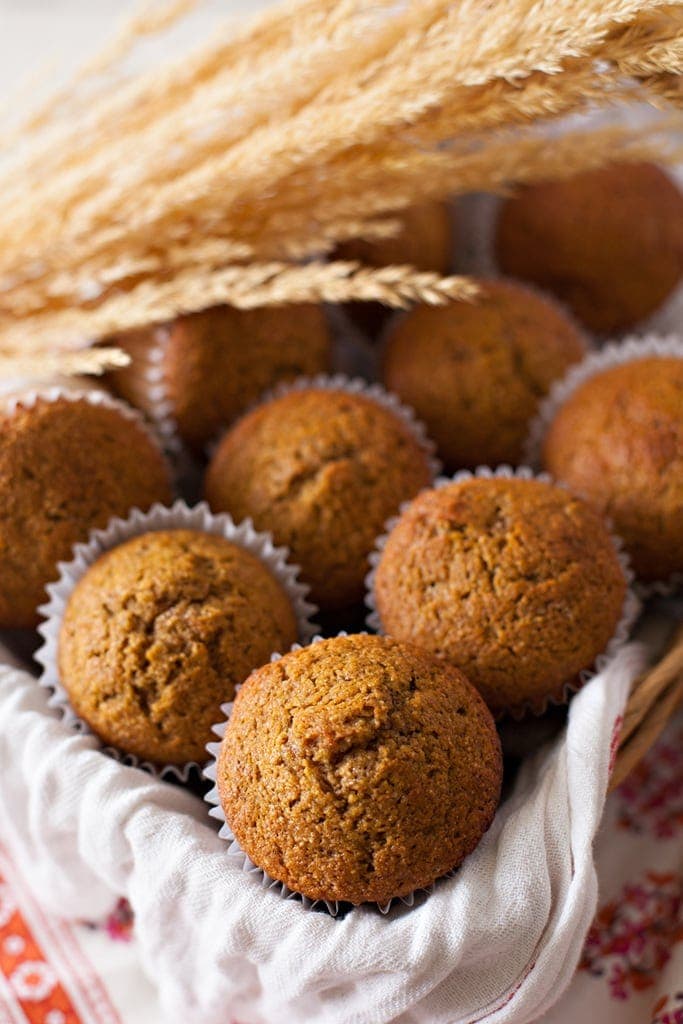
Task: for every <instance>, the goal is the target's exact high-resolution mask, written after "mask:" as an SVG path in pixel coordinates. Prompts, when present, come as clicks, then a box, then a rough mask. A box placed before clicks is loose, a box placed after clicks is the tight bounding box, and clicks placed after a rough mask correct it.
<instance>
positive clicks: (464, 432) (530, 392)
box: [383, 281, 585, 469]
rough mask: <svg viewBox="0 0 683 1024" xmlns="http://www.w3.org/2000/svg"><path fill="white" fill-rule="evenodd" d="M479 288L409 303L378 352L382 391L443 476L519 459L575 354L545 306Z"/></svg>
mask: <svg viewBox="0 0 683 1024" xmlns="http://www.w3.org/2000/svg"><path fill="white" fill-rule="evenodd" d="M479 284H480V294H479V296H478V297H477V300H476V301H475V302H453V303H450V304H449V305H447V306H417V307H415V308H414V309H412V310H411V311H410V312H409V313H407V314H406V315H405V316H404V317H401V318H399V319H397V320H396V321H395V323H394V324H392V326H391V328H390V330H389V333H388V335H387V338H386V347H385V350H384V358H383V377H384V383H385V385H386V386H387V387H388V388H389V389H390V390H391V391H395V392H396V393H397V394H398V395H399V396H400V397H401V398H402V399H403V401H404V402H406V403H407V404H408V405H410V406H412V408H413V409H414V410H415V412H416V413H417V415H418V416H419V417H420V419H421V420H422V421H423V422H424V423H425V424H426V426H427V430H428V431H429V435H430V437H432V438H433V440H434V441H436V444H437V448H438V452H439V455H440V457H441V459H442V460H443V462H444V464H445V465H446V466H447V467H449V468H451V469H457V468H460V467H472V468H473V467H475V466H479V465H497V464H498V463H501V462H506V463H510V464H512V465H515V464H516V463H518V462H520V461H521V459H522V455H523V448H524V441H525V439H526V435H527V432H528V428H529V421H530V420H531V418H532V417H533V416H534V415H535V413H536V411H537V409H538V404H539V401H540V399H541V398H542V397H543V396H544V395H545V394H547V392H548V391H549V390H550V386H551V385H552V383H553V381H555V380H556V379H557V378H558V377H562V376H563V375H564V373H565V372H566V370H567V368H568V367H569V366H570V365H571V364H572V363H574V362H576V361H578V360H579V359H581V357H582V356H583V355H584V353H585V342H584V340H583V338H582V336H581V334H580V333H579V331H578V330H577V329H576V327H575V326H574V324H573V323H572V322H571V321H570V320H569V319H568V318H567V316H565V315H564V313H563V312H562V311H561V310H560V309H558V308H557V307H556V306H555V304H554V303H551V302H549V301H547V300H546V299H544V298H542V297H541V296H540V295H538V294H537V293H536V292H534V291H530V290H529V289H528V288H524V287H521V286H520V285H516V284H513V283H511V282H509V281H481V282H479ZM435 368H438V372H435Z"/></svg>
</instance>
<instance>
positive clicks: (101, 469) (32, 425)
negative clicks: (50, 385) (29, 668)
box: [0, 397, 172, 628]
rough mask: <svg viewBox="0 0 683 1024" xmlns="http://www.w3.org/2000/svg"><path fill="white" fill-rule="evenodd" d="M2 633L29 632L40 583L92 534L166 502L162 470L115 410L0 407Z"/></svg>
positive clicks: (138, 431) (151, 446) (67, 404)
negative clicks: (111, 522)
mask: <svg viewBox="0 0 683 1024" xmlns="http://www.w3.org/2000/svg"><path fill="white" fill-rule="evenodd" d="M0 494H2V500H0V626H2V627H4V628H10V627H33V626H35V625H36V624H37V622H38V614H37V611H36V608H37V606H38V605H39V604H40V603H41V602H42V601H44V600H45V585H46V584H47V583H49V582H50V581H51V580H54V579H55V578H56V576H57V570H56V566H57V563H58V562H60V561H62V560H64V559H67V558H69V557H70V556H71V549H72V548H73V545H74V544H76V543H77V542H78V541H83V540H87V537H88V534H89V532H90V530H92V529H95V528H97V527H103V526H106V524H107V523H108V521H109V520H110V519H111V518H112V517H113V516H126V515H128V513H129V512H130V511H131V509H133V508H139V509H142V510H147V509H148V508H149V507H150V506H151V505H153V504H154V502H157V501H158V502H162V503H168V502H169V501H170V500H171V497H172V493H171V483H170V476H169V470H168V466H167V464H166V462H165V460H164V457H163V455H162V453H161V450H160V449H159V448H158V446H157V445H156V444H155V443H154V441H153V440H152V438H151V437H150V436H149V434H148V433H147V431H146V430H145V429H144V427H143V426H142V424H141V423H140V422H137V421H136V420H135V419H130V418H128V417H127V416H126V415H125V414H124V413H123V412H122V411H121V410H120V409H117V408H111V407H109V406H107V405H100V404H93V402H91V401H88V400H87V399H86V398H85V397H81V398H78V399H76V400H72V399H70V398H67V397H60V398H58V399H56V400H54V401H53V400H49V399H48V398H47V397H46V398H38V400H37V401H36V402H35V404H34V405H27V406H22V405H18V406H17V407H16V408H15V409H14V411H10V407H9V406H8V404H7V403H5V404H4V405H2V406H0Z"/></svg>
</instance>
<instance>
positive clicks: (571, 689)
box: [365, 465, 641, 720]
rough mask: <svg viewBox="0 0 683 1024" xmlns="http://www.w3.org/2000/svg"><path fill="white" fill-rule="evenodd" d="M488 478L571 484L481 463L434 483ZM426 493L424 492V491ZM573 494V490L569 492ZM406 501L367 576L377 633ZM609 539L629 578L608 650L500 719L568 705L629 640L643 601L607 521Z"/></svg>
mask: <svg viewBox="0 0 683 1024" xmlns="http://www.w3.org/2000/svg"><path fill="white" fill-rule="evenodd" d="M475 478H478V479H486V480H490V479H492V478H497V479H501V478H502V479H508V480H509V479H513V478H515V479H518V480H539V481H541V482H543V483H548V484H554V485H555V486H556V487H562V488H563V489H564V490H566V491H570V489H569V488H568V487H565V486H564V485H563V484H562V483H559V482H558V481H557V480H553V479H552V477H551V476H550V475H549V474H548V473H536V472H534V470H533V469H531V468H530V467H529V466H517V467H516V468H513V467H512V466H505V465H503V466H496V467H495V468H491V467H490V466H478V467H477V469H475V470H474V472H471V471H470V470H468V469H462V470H460V471H459V472H458V473H455V474H454V475H453V476H451V477H439V478H438V479H437V480H436V481H435V482H434V487H435V488H437V489H438V488H441V487H448V486H450V485H451V484H453V483H459V482H460V481H462V480H472V479H475ZM422 493H424V491H423V492H422ZM570 493H571V492H570ZM418 497H419V495H418ZM415 500H416V499H415V498H413V499H412V500H411V501H406V502H404V503H403V505H402V506H401V508H400V510H399V513H398V515H395V516H392V517H391V519H388V520H387V522H386V523H385V526H384V532H383V533H382V534H381V535H380V536H379V537H378V538H377V540H376V542H375V549H374V551H373V552H372V554H371V555H370V558H369V562H370V566H371V568H370V572H369V573H368V574H367V576H366V578H365V588H366V590H365V604H366V607H367V608H368V616H367V619H366V622H367V625H368V628H369V629H371V630H372V631H373V632H375V633H380V634H382V633H384V628H383V626H382V620H381V617H380V614H379V611H378V609H377V603H376V601H375V577H376V575H377V567H378V565H379V563H380V560H381V558H382V553H383V551H384V548H385V547H386V543H387V541H388V539H389V534H390V533H391V532H392V530H393V529H394V527H395V526H396V524H397V523H398V521H399V519H400V518H401V516H402V515H403V513H404V512H405V511H406V510H407V509H408V508H409V507H410V505H411V504H412V502H413V501H415ZM607 526H608V529H609V533H610V538H611V541H612V544H613V545H614V549H615V551H616V554H617V558H618V560H619V564H620V566H621V569H622V572H623V574H624V579H625V581H626V594H625V596H624V603H623V606H622V613H621V618H620V619H619V621H618V623H617V626H616V628H615V631H614V633H613V635H612V638H611V639H610V641H609V643H608V644H607V646H606V647H605V650H604V651H603V652H602V653H601V654H599V655H597V657H596V658H595V661H594V662H593V664H592V665H591V666H590V667H589V668H585V669H582V671H581V672H580V673H579V674H578V678H577V679H574V680H569V681H568V682H566V683H565V684H564V687H563V688H562V692H561V694H560V696H557V695H551V696H548V697H547V698H546V699H545V700H543V701H542V702H538V703H536V702H526V703H522V704H520V705H519V706H518V707H517V708H515V709H514V710H512V711H509V712H505V713H501V714H499V715H497V716H496V718H497V719H498V720H499V719H501V718H503V717H505V716H509V717H511V718H515V719H521V718H523V717H525V715H527V714H532V715H542V714H544V712H545V711H546V710H547V708H548V705H549V704H556V705H562V704H566V703H567V701H568V700H569V698H570V697H571V695H572V694H573V693H576V692H577V691H578V690H580V689H581V688H582V687H583V686H585V684H586V683H587V682H589V681H590V680H591V679H593V678H594V677H595V676H596V675H598V673H600V672H602V670H603V669H604V668H606V666H607V665H608V664H609V663H610V662H611V661H612V659H613V658H614V657H615V655H616V654H617V652H618V651H619V650H620V649H621V648H622V647H623V646H624V644H625V643H626V642H627V641H628V639H629V635H630V633H631V629H632V627H633V625H634V624H635V621H636V619H637V618H638V615H639V614H640V609H641V603H640V600H639V599H638V596H637V595H636V593H635V590H634V586H633V584H634V575H633V571H632V569H631V563H630V560H629V557H628V554H627V553H626V551H625V550H624V546H623V543H622V541H621V538H620V537H618V536H617V534H615V533H614V531H613V530H612V526H611V523H609V522H608V523H607Z"/></svg>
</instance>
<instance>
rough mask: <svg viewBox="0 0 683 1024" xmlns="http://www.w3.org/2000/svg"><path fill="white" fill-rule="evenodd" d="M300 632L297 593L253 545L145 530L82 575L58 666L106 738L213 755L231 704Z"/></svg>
mask: <svg viewBox="0 0 683 1024" xmlns="http://www.w3.org/2000/svg"><path fill="white" fill-rule="evenodd" d="M296 638H297V623H296V616H295V613H294V608H293V606H292V602H291V600H290V598H289V596H288V595H287V593H286V591H285V590H284V588H283V587H282V585H281V584H280V583H279V582H278V581H277V580H276V579H275V577H274V576H273V575H272V574H271V572H270V570H269V569H268V568H267V566H265V565H264V564H263V563H262V562H261V561H260V560H259V559H258V558H256V557H255V556H254V555H252V554H251V553H250V552H249V551H246V550H244V549H243V548H241V547H238V546H237V545H236V544H233V543H231V542H230V541H228V540H226V539H225V538H224V537H218V536H214V535H213V534H210V533H201V532H199V531H196V530H166V531H160V532H158V533H146V534H143V535H142V536H139V537H134V538H133V539H132V540H129V541H127V542H126V543H124V544H121V545H119V547H116V548H112V550H110V551H108V552H107V553H106V554H104V555H103V556H102V557H101V558H100V559H98V561H97V562H95V563H94V565H92V566H91V567H90V569H88V571H87V572H86V574H85V575H84V576H83V577H82V578H81V580H80V581H79V583H78V584H77V585H76V587H75V589H74V591H73V593H72V595H71V597H70V599H69V602H68V604H67V607H66V610H65V613H64V619H63V621H62V625H61V629H60V634H59V674H60V679H61V682H62V685H63V686H64V688H65V690H66V691H67V693H68V695H69V700H70V701H71V705H72V707H73V708H74V710H75V712H76V714H77V715H79V716H80V717H81V718H82V719H83V720H84V721H85V722H87V723H88V725H89V726H90V728H91V729H92V730H93V732H95V733H96V734H97V735H98V736H99V737H100V739H101V740H102V741H103V742H104V743H106V744H110V745H111V746H114V747H117V748H118V749H119V750H123V751H125V752H126V753H128V754H134V755H135V756H136V757H138V758H141V759H142V760H145V761H152V762H155V763H156V764H159V765H163V764H185V763H187V762H188V761H205V760H206V757H207V755H206V752H205V747H206V744H207V743H208V742H209V740H210V739H211V726H212V725H215V723H216V722H217V721H218V719H219V718H220V706H221V704H222V703H223V702H224V701H228V700H232V698H233V696H234V693H235V686H236V685H237V684H238V683H241V682H242V680H243V679H245V678H246V676H247V675H248V674H249V672H251V670H252V669H253V668H254V667H255V666H257V665H260V664H262V663H263V662H264V661H267V660H268V658H269V657H270V655H271V654H272V653H273V652H274V651H280V650H283V649H288V648H289V647H291V645H292V643H294V641H295V640H296Z"/></svg>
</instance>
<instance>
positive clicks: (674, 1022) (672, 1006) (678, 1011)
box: [650, 992, 683, 1024]
mask: <svg viewBox="0 0 683 1024" xmlns="http://www.w3.org/2000/svg"><path fill="white" fill-rule="evenodd" d="M650 1024H683V992H676V993H675V994H674V995H672V996H662V998H661V999H658V1000H657V1002H656V1003H655V1005H654V1006H653V1007H652V1017H651V1018H650Z"/></svg>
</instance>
